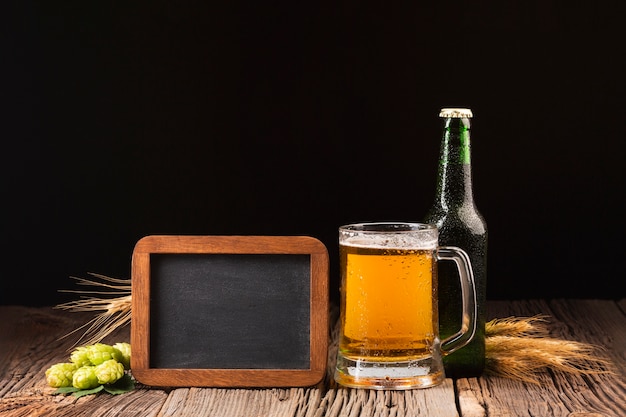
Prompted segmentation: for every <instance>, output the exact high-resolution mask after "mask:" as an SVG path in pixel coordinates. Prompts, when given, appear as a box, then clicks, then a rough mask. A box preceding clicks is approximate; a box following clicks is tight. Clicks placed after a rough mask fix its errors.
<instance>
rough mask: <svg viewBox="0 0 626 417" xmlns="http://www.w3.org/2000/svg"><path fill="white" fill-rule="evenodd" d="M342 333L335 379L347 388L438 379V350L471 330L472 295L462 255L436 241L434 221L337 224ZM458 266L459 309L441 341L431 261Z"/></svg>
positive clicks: (463, 339) (453, 345)
mask: <svg viewBox="0 0 626 417" xmlns="http://www.w3.org/2000/svg"><path fill="white" fill-rule="evenodd" d="M339 253H340V268H341V319H340V320H341V334H340V339H339V351H338V353H337V366H336V369H335V380H336V381H337V383H339V384H341V385H344V386H347V387H352V388H371V389H396V390H397V389H412V388H426V387H430V386H434V385H437V384H439V383H441V382H442V381H443V380H444V378H445V375H444V369H443V363H442V355H446V354H449V353H451V352H454V351H455V350H457V349H458V348H460V347H462V346H464V345H466V344H467V343H468V342H469V341H470V340H471V339H472V337H473V335H474V332H475V330H476V300H475V299H476V294H475V288H474V282H473V274H472V268H471V265H470V261H469V257H468V256H467V254H466V253H465V252H464V251H463V250H461V249H459V248H456V247H451V246H445V247H444V246H442V247H439V246H438V231H437V227H436V226H434V225H428V224H421V223H362V224H352V225H347V226H342V227H340V228H339ZM439 260H451V261H454V262H455V263H456V265H457V269H458V271H459V279H460V282H461V294H459V297H462V304H463V315H462V317H459V331H458V332H457V333H455V334H453V335H451V336H450V337H448V338H446V339H444V340H443V341H440V339H439V319H438V313H437V261H439Z"/></svg>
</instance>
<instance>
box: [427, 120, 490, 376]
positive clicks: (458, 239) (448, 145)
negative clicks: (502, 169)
mask: <svg viewBox="0 0 626 417" xmlns="http://www.w3.org/2000/svg"><path fill="white" fill-rule="evenodd" d="M439 117H440V118H442V119H443V122H444V127H443V137H442V139H441V151H440V156H439V172H438V177H437V193H436V198H435V202H434V204H433V206H432V207H431V209H430V211H429V213H428V214H427V216H426V218H425V221H426V222H427V223H431V224H435V225H437V228H438V229H439V244H440V245H442V246H445V245H447V246H458V247H460V248H461V249H463V250H464V251H465V252H467V254H468V255H469V257H470V261H471V263H472V270H473V272H474V280H475V285H476V298H477V299H476V302H477V309H478V311H477V317H476V323H477V327H476V334H475V336H474V339H473V340H472V341H471V342H470V343H469V344H468V345H466V346H464V347H462V348H460V349H459V350H457V351H456V352H454V353H452V354H450V355H448V356H446V357H445V358H444V367H445V371H446V376H448V377H453V378H454V377H461V378H464V377H473V376H478V375H480V374H481V373H482V371H483V369H484V366H485V300H486V279H487V224H486V223H485V220H484V219H483V217H482V216H481V215H480V213H479V212H478V210H477V209H476V205H475V204H474V196H473V191H472V165H471V152H470V119H471V118H472V111H471V110H470V109H442V110H441V112H440V113H439ZM438 270H439V271H438V280H439V332H440V337H441V338H442V339H443V338H446V337H448V336H450V335H452V334H454V333H455V332H456V331H457V330H458V329H459V327H460V321H461V316H462V308H461V301H462V300H461V296H460V291H461V289H460V284H459V281H458V278H457V275H456V274H457V272H456V267H455V265H454V264H453V263H452V262H440V263H439V264H438Z"/></svg>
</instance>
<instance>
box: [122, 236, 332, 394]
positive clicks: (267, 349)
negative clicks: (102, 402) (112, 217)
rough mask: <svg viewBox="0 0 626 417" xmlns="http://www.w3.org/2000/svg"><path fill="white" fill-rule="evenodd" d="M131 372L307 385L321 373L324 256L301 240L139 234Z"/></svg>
mask: <svg viewBox="0 0 626 417" xmlns="http://www.w3.org/2000/svg"><path fill="white" fill-rule="evenodd" d="M132 269H133V271H132V283H133V290H132V291H133V293H132V302H133V305H132V314H133V317H132V321H131V323H132V324H131V326H132V327H131V345H132V346H133V355H132V364H131V368H132V369H133V375H134V376H135V377H136V378H137V379H138V380H139V381H140V382H142V383H144V384H146V385H154V386H215V387H281V386H309V385H315V384H316V383H317V382H319V381H320V380H321V378H322V377H323V376H324V374H325V371H326V357H327V324H328V254H327V251H326V248H325V246H324V245H323V244H322V243H321V242H319V241H318V240H316V239H314V238H311V237H303V236H286V237H280V236H148V237H146V238H143V239H141V240H140V241H139V242H138V243H137V245H136V246H135V250H134V252H133V268H132Z"/></svg>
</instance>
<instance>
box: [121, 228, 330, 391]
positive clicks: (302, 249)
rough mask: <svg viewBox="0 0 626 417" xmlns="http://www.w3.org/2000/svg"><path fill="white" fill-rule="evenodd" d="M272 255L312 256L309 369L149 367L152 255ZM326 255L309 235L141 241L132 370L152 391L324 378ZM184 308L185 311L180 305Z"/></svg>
mask: <svg viewBox="0 0 626 417" xmlns="http://www.w3.org/2000/svg"><path fill="white" fill-rule="evenodd" d="M154 254H170V255H176V254H185V255H188V254H222V255H224V254H225V255H229V254H274V255H285V254H286V255H289V254H293V255H303V254H305V255H309V256H310V283H309V284H310V300H309V309H310V310H309V311H310V328H309V331H310V338H309V341H310V349H309V352H310V362H309V363H310V367H309V369H283V368H279V369H169V368H168V369H159V368H157V367H152V366H151V361H150V354H151V350H150V340H151V339H150V329H151V306H150V302H151V255H154ZM328 273H329V266H328V251H327V249H326V247H325V246H324V245H323V244H322V243H321V242H320V241H319V240H317V239H315V238H312V237H308V236H170V235H152V236H146V237H144V238H142V239H140V240H139V241H138V242H137V244H136V245H135V248H134V250H133V256H132V320H131V346H132V349H133V354H132V357H131V369H132V372H133V376H134V377H135V378H136V379H137V380H138V381H139V382H141V383H143V384H145V385H149V386H165V387H190V386H193V387H232V388H237V387H241V388H244V387H266V388H267V387H306V386H312V385H316V384H317V383H319V382H320V381H321V380H322V378H323V377H324V376H325V374H326V366H327V355H328V353H327V352H328ZM181 308H184V306H181Z"/></svg>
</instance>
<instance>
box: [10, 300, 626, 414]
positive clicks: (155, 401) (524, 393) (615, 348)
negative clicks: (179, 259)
mask: <svg viewBox="0 0 626 417" xmlns="http://www.w3.org/2000/svg"><path fill="white" fill-rule="evenodd" d="M335 313H336V312H335ZM488 314H489V317H490V318H493V317H499V318H501V317H507V316H511V315H514V316H531V315H535V314H545V315H548V316H549V317H550V319H549V329H550V332H551V334H552V335H553V336H555V337H561V338H568V339H571V340H577V341H582V342H589V343H596V344H601V345H603V346H605V347H606V349H607V350H606V352H607V355H609V356H610V357H611V359H613V362H614V363H615V368H614V369H615V371H616V374H615V375H606V374H598V375H586V376H572V375H563V374H559V373H556V372H545V373H543V374H541V375H540V381H541V383H540V384H539V385H533V384H525V383H521V382H518V381H512V380H509V379H504V378H498V377H495V376H483V377H481V378H478V379H476V378H472V379H460V380H458V381H452V380H450V379H447V380H446V381H445V383H444V384H442V385H440V386H438V387H435V388H431V389H427V390H413V391H367V390H353V389H346V388H341V387H337V386H336V385H335V384H334V383H333V381H332V366H333V365H334V357H335V355H336V344H333V343H331V346H330V350H329V370H328V374H327V377H326V380H325V387H326V388H325V387H324V386H319V387H314V388H308V389H303V388H293V389H258V390H246V389H238V390H230V389H199V388H180V389H175V390H171V391H168V390H161V389H150V388H148V387H141V386H140V387H139V388H138V389H136V390H135V391H133V392H132V393H128V394H125V395H121V396H110V395H98V396H88V397H83V398H80V399H76V398H74V397H72V396H52V395H50V393H51V392H52V391H53V390H52V389H51V388H49V387H47V386H46V383H45V378H44V375H43V371H44V370H45V369H46V368H47V367H48V366H50V365H52V364H53V363H57V362H61V361H65V360H66V359H67V356H68V353H69V349H70V347H71V344H72V343H73V341H74V340H75V339H71V338H70V339H61V340H59V337H60V336H62V335H64V334H66V333H67V332H68V331H70V330H73V329H75V328H77V327H78V326H80V325H81V324H83V323H84V322H85V321H86V320H87V319H89V318H90V317H91V316H89V315H81V314H75V313H73V314H68V313H66V312H62V311H58V310H53V309H50V308H48V309H45V308H25V307H0V417H20V416H44V415H45V416H51V417H56V416H69V417H71V416H79V415H81V416H82V415H94V416H95V415H104V416H113V415H115V416H135V415H142V416H149V417H165V416H172V417H184V416H197V415H203V416H220V417H222V416H225V417H228V416H243V415H245V416H248V415H255V416H269V417H274V416H283V415H285V416H303V417H323V416H342V417H343V416H397V417H402V416H450V417H453V416H457V417H458V416H460V417H474V416H492V415H498V416H539V415H540V416H570V417H571V416H575V415H577V413H580V414H578V415H584V414H582V413H587V414H586V415H589V416H591V415H595V416H600V415H601V416H608V417H611V416H616V417H617V416H620V417H622V416H624V415H626V404H625V402H626V382H625V381H626V325H625V323H626V320H625V319H626V300H620V301H619V302H617V303H615V302H613V301H607V300H553V301H549V302H548V301H542V300H528V301H514V302H509V301H506V302H505V301H502V302H490V303H489V306H488ZM333 321H336V314H334V313H333ZM330 335H331V336H332V338H333V339H335V340H336V336H337V328H336V327H334V328H332V329H330ZM128 336H129V329H128V328H126V329H122V330H120V331H119V332H118V333H116V334H115V335H112V336H111V337H110V339H111V340H109V342H114V341H124V340H126V341H127V340H128ZM455 389H456V391H457V395H458V399H457V401H458V406H459V410H457V404H456V403H455ZM593 413H595V414H593Z"/></svg>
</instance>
